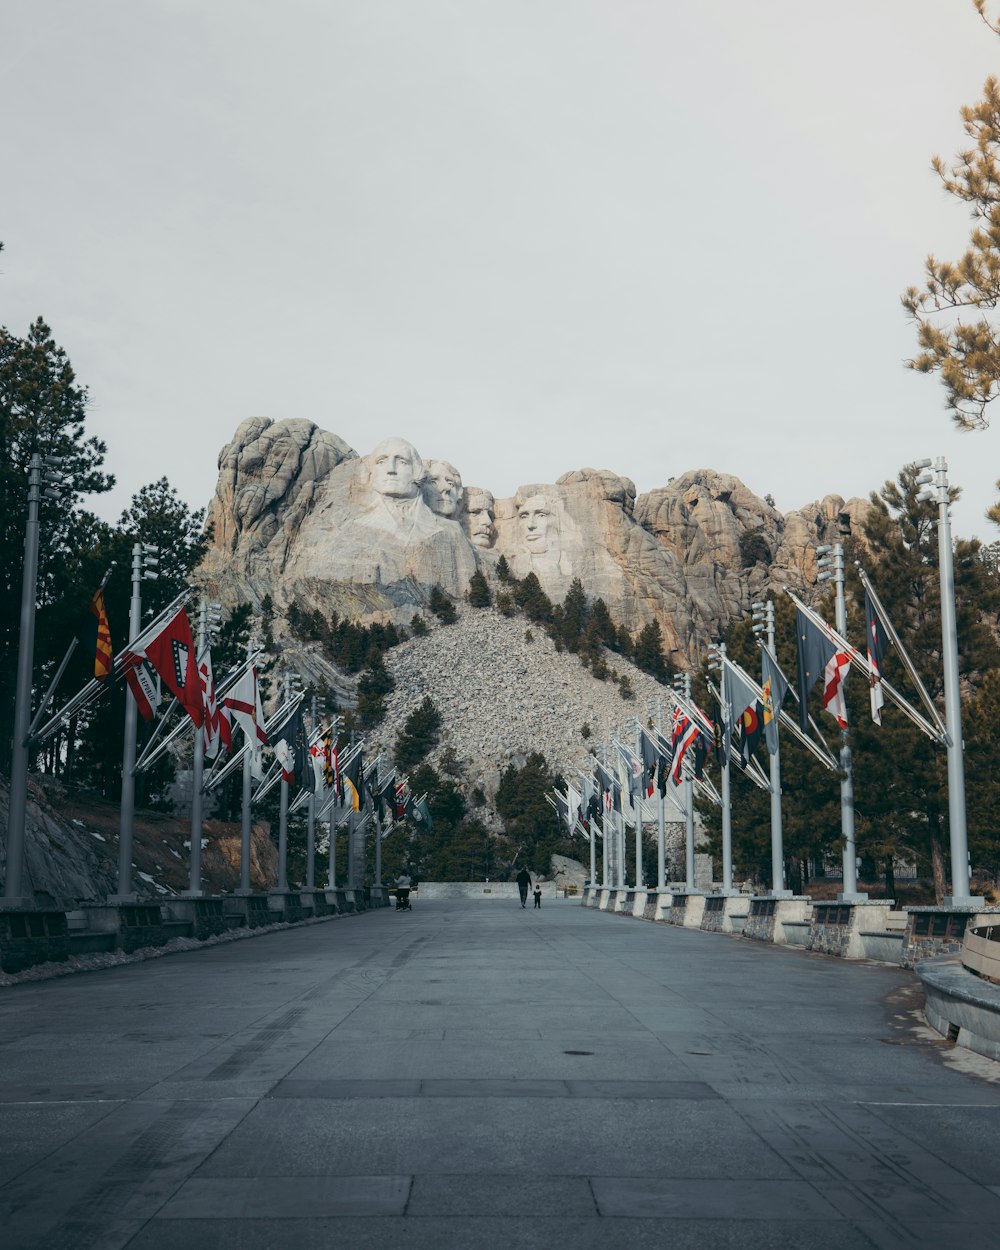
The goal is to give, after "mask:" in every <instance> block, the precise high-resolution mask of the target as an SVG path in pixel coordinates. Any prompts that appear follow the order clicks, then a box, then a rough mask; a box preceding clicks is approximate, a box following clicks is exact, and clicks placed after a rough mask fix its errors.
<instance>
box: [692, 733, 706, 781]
mask: <svg viewBox="0 0 1000 1250" xmlns="http://www.w3.org/2000/svg"><path fill="white" fill-rule="evenodd" d="M707 759H708V739H707V738H706V737H705V735H704V734H703V733H699V734H698V737H697V738H696V739H695V743H694V775H695V777H696V778H697V779H698V780H699V781H701V780H702V778H703V777H704V776H705V761H706V760H707Z"/></svg>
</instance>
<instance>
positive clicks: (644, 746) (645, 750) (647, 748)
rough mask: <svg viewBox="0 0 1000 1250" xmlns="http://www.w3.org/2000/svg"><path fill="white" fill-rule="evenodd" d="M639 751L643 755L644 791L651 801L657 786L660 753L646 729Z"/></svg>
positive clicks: (643, 732)
mask: <svg viewBox="0 0 1000 1250" xmlns="http://www.w3.org/2000/svg"><path fill="white" fill-rule="evenodd" d="M639 750H640V752H641V754H642V791H643V794H645V796H646V798H647V799H651V798H652V797H653V790H654V788H655V785H656V763H657V760H658V759H659V758H660V752H659V750H658V749H657V747H656V744H655V743H654V741H653V739H652V738H651V737H650V736H649V734H648V733H646V731H645V729H644V730H642V733H641V735H640V739H639Z"/></svg>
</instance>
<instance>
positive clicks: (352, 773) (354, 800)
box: [341, 750, 365, 812]
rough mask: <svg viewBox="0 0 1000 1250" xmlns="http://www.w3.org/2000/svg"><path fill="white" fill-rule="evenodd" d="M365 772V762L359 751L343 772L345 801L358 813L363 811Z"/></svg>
mask: <svg viewBox="0 0 1000 1250" xmlns="http://www.w3.org/2000/svg"><path fill="white" fill-rule="evenodd" d="M364 771H365V766H364V761H363V760H362V758H361V751H360V750H358V751H356V752H355V753H354V755H353V756H352V757H351V761H350V763H348V764H345V765H344V767H343V770H342V772H341V775H342V777H343V780H344V801H345V803H346V804H347V805H348V806H349V807H352V808H353V809H354V811H356V812H360V811H361V782H362V778H363V777H364Z"/></svg>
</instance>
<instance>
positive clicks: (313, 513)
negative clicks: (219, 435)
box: [200, 417, 868, 666]
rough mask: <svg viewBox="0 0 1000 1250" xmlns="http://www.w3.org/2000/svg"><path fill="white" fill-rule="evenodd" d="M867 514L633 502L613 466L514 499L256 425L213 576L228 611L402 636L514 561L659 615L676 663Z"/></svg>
mask: <svg viewBox="0 0 1000 1250" xmlns="http://www.w3.org/2000/svg"><path fill="white" fill-rule="evenodd" d="M867 507H868V503H867V501H866V500H862V499H851V500H847V501H845V500H844V499H842V498H841V497H840V496H838V495H828V496H826V497H825V498H824V499H822V500H820V501H818V502H815V503H811V504H808V505H806V506H805V507H803V508H800V509H797V510H795V511H793V512H790V513H788V514H786V515H782V514H781V513H780V512H778V510H777V509H776V508H774V507H773V506H772V505H771V504H769V503H767V502H766V501H765V500H763V499H761V498H759V497H758V496H757V495H755V494H754V493H753V492H752V491H751V490H750V489H749V488H748V487H747V486H745V485H744V484H743V483H742V482H741V481H740V480H739V479H738V478H736V477H733V476H732V475H730V474H723V473H716V472H714V471H712V470H710V469H696V470H691V471H688V472H686V473H683V474H681V475H680V476H678V477H674V478H672V479H671V480H670V481H669V482H668V483H667V485H666V486H663V487H661V488H659V489H657V490H654V491H650V492H649V493H647V494H644V495H640V496H638V497H637V496H636V490H635V486H634V485H633V483H632V482H631V481H630V480H629V479H628V478H626V477H622V476H620V475H618V474H616V473H613V472H611V471H609V470H606V469H589V468H584V469H578V470H574V471H572V472H569V473H565V474H563V476H562V477H560V478H559V479H558V481H556V482H554V483H530V484H527V485H525V486H522V487H520V488H519V489H518V490H517V491H516V493H515V494H514V495H513V496H512V497H511V498H507V499H503V498H501V499H497V498H495V496H494V495H493V494H492V493H491V492H490V491H489V490H488V489H485V488H483V487H468V488H466V487H465V486H464V485H463V483H462V479H461V475H460V473H459V471H458V470H457V469H456V468H455V466H454V465H452V464H450V463H449V462H448V461H446V460H440V459H435V460H424V459H423V458H422V457H421V456H420V454H419V452H418V451H417V449H416V448H415V447H413V446H412V444H410V443H408V442H406V441H405V440H403V439H398V438H393V439H387V440H385V441H384V442H383V443H381V444H380V445H379V446H378V447H376V448H375V449H374V450H373V451H372V452H370V453H369V454H368V455H365V456H363V457H362V456H359V455H358V454H357V453H356V452H355V451H354V450H353V449H351V448H350V447H348V446H347V445H346V444H345V443H344V442H343V441H342V440H341V439H339V438H337V437H336V436H335V435H333V434H330V433H328V432H326V431H324V430H321V429H319V428H318V427H317V426H315V425H313V424H312V423H311V422H308V421H303V420H296V421H281V422H273V421H270V420H268V419H267V418H263V417H254V418H251V419H249V420H247V421H244V422H243V423H242V425H240V426H239V428H238V429H237V431H236V433H235V435H234V437H233V439H232V441H231V442H230V443H229V444H228V445H227V446H226V447H224V448H223V450H222V452H221V453H220V456H219V484H218V487H217V490H216V494H215V497H214V499H213V500H212V503H211V507H210V513H209V515H210V520H211V522H212V527H213V546H212V548H211V550H210V552H209V554H208V556H207V557H206V559H205V562H204V564H203V566H202V569H201V574H200V577H201V581H202V582H203V584H204V586H205V588H206V590H207V591H208V592H209V593H210V594H212V595H213V596H215V597H217V598H219V599H221V600H222V601H223V602H224V603H229V604H235V603H237V602H240V601H242V600H248V601H249V602H251V603H255V604H257V605H259V604H260V603H261V602H262V601H263V600H264V598H265V596H270V597H271V599H272V601H273V602H274V604H275V605H276V607H277V609H278V612H279V615H280V614H281V612H282V611H283V610H284V609H287V607H288V606H289V605H290V604H292V603H296V604H297V605H299V606H300V607H303V608H307V609H318V610H320V611H321V612H324V613H326V614H329V613H331V612H334V611H336V612H338V613H339V614H340V615H341V616H347V617H351V618H355V617H356V618H358V619H360V620H362V621H373V620H380V621H389V620H392V621H394V622H395V623H397V624H404V625H405V624H407V623H408V622H409V620H410V619H411V618H412V616H413V615H414V613H415V612H426V606H427V601H428V597H429V594H430V591H431V589H432V588H433V587H434V586H435V585H440V586H441V587H442V588H443V589H444V590H445V591H446V592H447V593H448V594H449V595H451V596H452V597H453V598H455V599H460V598H461V597H462V596H463V595H464V593H465V591H466V590H467V589H468V584H469V579H470V577H471V576H472V574H473V573H474V572H475V571H476V569H477V568H478V569H481V570H483V571H484V572H486V573H487V574H489V573H490V572H491V571H492V570H493V569H495V567H496V564H497V562H498V560H499V559H500V557H501V556H503V557H504V558H505V560H506V561H507V563H508V565H509V566H510V568H511V570H512V571H513V572H514V574H515V575H516V576H518V577H524V576H526V575H527V574H528V573H534V574H536V576H537V577H538V580H539V582H540V583H541V586H542V588H543V590H545V592H546V593H547V594H548V595H549V597H550V598H551V599H553V600H554V601H560V600H561V599H563V597H564V596H565V594H566V591H567V590H568V588H569V585H570V583H571V582H572V580H573V579H574V578H579V579H580V580H581V582H582V583H583V586H584V588H585V590H586V592H587V594H588V595H589V596H591V597H592V598H597V597H598V596H599V597H601V598H603V599H604V601H605V602H606V603H607V605H608V608H609V609H610V611H611V614H612V616H613V617H614V618H615V619H616V621H618V622H619V623H620V624H623V625H625V626H626V627H627V628H628V629H630V630H633V631H635V630H637V629H640V628H642V626H644V625H646V624H648V623H649V622H651V621H658V622H659V624H660V627H661V629H662V631H663V636H664V640H665V646H666V648H667V650H668V651H669V652H671V653H672V655H671V658H672V659H673V660H674V661H675V662H676V663H677V664H678V665H680V666H684V665H685V664H688V663H694V662H697V661H698V660H699V659H700V658H701V656H702V654H703V652H704V648H705V646H706V644H707V642H708V641H709V640H710V638H711V637H713V636H715V635H717V634H718V632H719V630H720V629H722V628H723V627H724V626H725V625H726V624H727V623H728V622H729V621H731V620H732V619H733V618H734V617H738V616H741V615H744V614H745V613H746V612H747V610H748V608H749V605H750V603H751V602H752V601H753V600H754V599H756V598H759V597H760V595H761V594H762V593H763V592H764V591H766V590H767V589H768V588H769V587H771V586H790V587H793V588H799V589H805V588H806V587H807V586H809V585H811V583H812V581H813V579H814V575H815V549H816V546H817V545H818V544H819V543H822V542H827V541H831V540H832V539H834V538H835V537H836V535H837V533H838V532H839V529H840V527H841V526H842V525H844V524H846V523H847V522H848V521H849V522H850V523H852V524H853V525H854V526H855V529H857V527H858V524H859V522H860V520H861V518H862V517H863V515H864V513H865V511H866V509H867Z"/></svg>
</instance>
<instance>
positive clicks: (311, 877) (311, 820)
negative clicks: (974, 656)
mask: <svg viewBox="0 0 1000 1250" xmlns="http://www.w3.org/2000/svg"><path fill="white" fill-rule="evenodd" d="M309 711H310V722H311V723H310V726H309V732H310V735H312V734H314V733H315V732H316V696H315V695H313V696H312V700H311V702H310V705H309ZM311 763H312V761H311V760H310V766H311ZM314 784H315V783H314ZM315 859H316V791H315V789H313V790H310V791H309V810H308V816H307V820H306V889H307V890H315V888H316V865H315V862H314V861H315Z"/></svg>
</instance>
